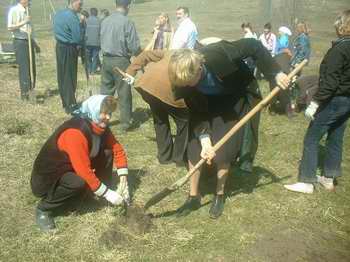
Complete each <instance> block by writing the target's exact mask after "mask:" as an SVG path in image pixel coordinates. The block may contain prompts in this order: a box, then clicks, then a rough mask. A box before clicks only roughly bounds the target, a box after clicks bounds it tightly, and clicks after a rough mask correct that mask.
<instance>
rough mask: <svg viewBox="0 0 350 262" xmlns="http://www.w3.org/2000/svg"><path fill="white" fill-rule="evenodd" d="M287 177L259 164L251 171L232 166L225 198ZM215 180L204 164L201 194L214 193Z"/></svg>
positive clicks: (159, 216)
mask: <svg viewBox="0 0 350 262" xmlns="http://www.w3.org/2000/svg"><path fill="white" fill-rule="evenodd" d="M261 178H264V179H266V178H267V179H269V181H268V182H265V183H259V181H260V179H261ZM288 178H290V176H284V177H278V176H276V175H274V174H273V173H271V172H270V171H269V170H268V169H265V168H263V167H259V166H256V167H254V168H253V172H252V173H248V172H244V171H241V170H240V169H239V168H237V167H232V169H231V170H230V175H229V177H228V178H227V181H226V185H225V189H226V190H225V198H227V197H233V196H236V195H239V194H241V193H244V194H250V193H252V192H253V191H254V190H255V189H257V188H261V187H265V186H268V185H271V184H274V183H280V182H282V181H283V180H285V179H288ZM216 180H217V179H216V175H215V174H213V170H211V168H208V167H207V166H206V168H205V169H204V170H203V171H202V176H201V180H200V183H199V191H200V194H201V196H205V195H209V194H212V195H214V194H215V192H216ZM211 202H212V201H207V202H205V203H203V204H202V205H201V207H200V208H202V207H203V206H206V205H208V204H210V203H211ZM176 213H177V212H176V210H171V211H166V212H163V213H160V214H156V215H152V217H153V218H161V217H169V216H173V215H175V214H176Z"/></svg>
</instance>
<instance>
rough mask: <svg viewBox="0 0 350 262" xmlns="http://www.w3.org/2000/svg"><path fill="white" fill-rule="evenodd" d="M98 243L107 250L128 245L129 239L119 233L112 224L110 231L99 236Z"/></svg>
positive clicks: (116, 226) (117, 228)
mask: <svg viewBox="0 0 350 262" xmlns="http://www.w3.org/2000/svg"><path fill="white" fill-rule="evenodd" d="M99 242H100V243H101V245H103V246H105V247H107V248H109V249H113V248H115V247H117V246H123V245H126V244H128V243H129V242H130V238H129V237H128V236H127V235H126V234H125V233H122V232H121V231H120V229H119V227H118V225H117V224H114V223H113V224H112V225H111V226H110V230H107V231H106V232H104V233H103V234H102V235H101V237H100V239H99Z"/></svg>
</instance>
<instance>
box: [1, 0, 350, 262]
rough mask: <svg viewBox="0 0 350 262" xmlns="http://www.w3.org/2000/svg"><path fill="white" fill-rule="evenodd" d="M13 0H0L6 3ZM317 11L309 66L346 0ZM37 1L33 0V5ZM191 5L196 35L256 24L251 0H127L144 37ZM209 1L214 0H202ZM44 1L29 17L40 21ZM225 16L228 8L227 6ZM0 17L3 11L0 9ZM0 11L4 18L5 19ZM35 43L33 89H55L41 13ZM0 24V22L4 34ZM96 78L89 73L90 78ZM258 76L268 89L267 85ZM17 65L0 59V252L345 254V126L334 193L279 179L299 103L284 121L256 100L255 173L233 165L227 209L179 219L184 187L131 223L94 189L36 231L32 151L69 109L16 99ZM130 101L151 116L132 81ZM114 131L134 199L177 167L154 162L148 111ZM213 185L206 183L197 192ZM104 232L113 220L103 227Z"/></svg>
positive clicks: (290, 166)
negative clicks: (300, 188) (161, 17)
mask: <svg viewBox="0 0 350 262" xmlns="http://www.w3.org/2000/svg"><path fill="white" fill-rule="evenodd" d="M4 2H5V4H7V3H8V2H9V1H0V3H1V4H2V6H1V8H2V10H4V6H5V4H3V3H4ZM54 2H55V3H57V6H58V5H59V4H60V3H63V2H64V1H54ZM110 2H112V1H107V0H101V1H94V0H86V1H85V4H86V6H87V7H91V6H93V5H95V4H96V5H97V6H98V7H99V8H102V7H109V5H110ZM308 2H309V3H311V4H310V6H309V8H312V10H314V12H316V13H317V14H318V15H317V16H316V15H314V16H310V17H307V18H308V21H310V23H311V26H312V29H313V35H312V39H313V49H314V52H313V57H312V62H311V64H310V66H309V67H308V68H307V69H306V70H305V72H306V73H313V72H316V71H317V65H318V64H319V62H320V59H321V58H322V56H323V54H324V53H325V51H326V50H327V48H328V46H329V42H330V40H331V39H332V37H333V34H332V26H331V21H332V19H333V17H334V15H335V12H336V11H337V10H341V8H344V7H346V3H347V1H340V0H338V1H332V3H333V4H332V5H330V4H329V5H328V6H327V9H324V10H322V7H321V6H319V5H317V4H315V3H316V2H318V1H316V0H315V1H308ZM35 4H36V1H34V5H35ZM180 4H181V5H188V6H189V7H190V9H191V10H192V13H193V19H194V20H195V21H196V22H197V24H198V25H199V31H200V34H201V37H206V36H213V35H215V36H219V37H222V38H227V39H235V38H238V37H239V27H240V23H241V22H242V20H250V21H252V22H253V23H255V24H257V23H260V24H263V22H264V21H261V18H260V16H259V13H258V10H256V9H254V7H255V5H256V4H257V1H250V2H249V4H247V3H246V1H242V0H239V1H228V0H223V1H217V2H216V3H215V4H214V3H213V2H211V1H207V0H201V1H199V0H192V1H189V0H187V1H185V0H184V1H169V0H163V1H160V0H159V1H146V2H145V3H142V4H138V5H135V6H133V9H132V10H131V14H130V15H131V16H132V18H133V19H134V20H135V22H136V25H137V28H138V30H139V32H140V36H141V38H142V42H143V43H145V42H146V39H147V38H148V36H149V35H148V32H149V30H150V28H152V24H153V20H154V17H155V16H156V15H157V14H158V13H159V12H160V11H166V12H169V13H170V14H173V13H174V10H175V8H176V6H178V5H180ZM209 7H210V8H209ZM40 8H41V7H40V5H39V6H37V5H35V8H34V11H33V13H34V14H38V15H37V16H35V17H34V21H36V22H37V23H41V21H42V16H40V15H39V14H41V13H40V12H41V9H40ZM223 16H225V18H223ZM2 17H3V16H2ZM3 20H4V19H2V21H3ZM37 28H38V36H39V40H40V44H41V46H42V50H43V54H42V55H41V57H40V59H39V65H38V86H37V89H38V92H39V93H41V94H50V93H52V91H54V90H56V88H57V83H56V73H55V57H54V49H53V41H52V38H51V36H50V35H51V33H50V32H49V28H50V26H49V23H46V24H41V25H38V26H37ZM5 37H6V34H1V37H0V38H2V39H4V38H5ZM98 81H99V79H95V82H94V83H93V85H94V86H95V87H96V90H98ZM261 84H262V89H263V91H264V93H265V94H266V92H267V86H266V84H265V83H261ZM78 85H79V89H78V92H77V96H78V98H79V100H82V99H83V98H85V97H87V91H88V90H87V88H86V82H85V79H84V73H83V70H80V73H79V83H78ZM18 95H19V91H18V82H17V69H15V68H12V67H9V66H7V65H0V112H1V114H0V144H1V148H0V170H1V174H0V192H1V193H0V261H67V260H71V261H161V260H168V261H349V259H350V254H349V250H350V246H349V242H350V221H349V217H350V209H349V203H350V197H349V191H350V179H349V176H348V175H349V173H350V165H349V163H350V150H349V148H350V143H349V141H350V139H349V138H350V133H349V128H348V130H347V133H346V136H345V144H344V160H343V169H344V174H345V176H343V177H342V178H340V179H339V186H338V188H337V192H336V193H327V192H325V191H324V190H322V189H321V188H318V189H317V190H316V192H315V194H313V195H298V194H293V193H290V192H286V191H285V190H284V189H283V187H282V185H283V184H284V183H288V182H293V181H295V179H296V175H297V167H298V160H299V158H300V156H301V150H302V140H303V136H304V132H305V130H306V128H307V124H308V123H307V121H306V120H305V119H304V118H303V116H302V115H299V116H298V117H296V118H294V119H292V120H290V121H288V120H287V119H286V117H284V116H270V115H269V114H267V112H263V115H262V121H261V129H260V147H259V152H258V155H257V159H256V162H255V165H256V166H255V169H254V174H252V175H251V176H242V175H241V174H236V173H234V172H233V174H232V176H231V177H230V181H229V185H230V186H229V187H228V191H229V192H228V193H229V198H228V199H227V203H226V205H225V213H224V215H223V216H222V217H221V218H220V219H219V220H217V221H213V220H211V219H209V218H208V205H204V206H203V207H202V208H201V209H199V210H198V211H197V212H195V213H193V214H191V215H190V216H188V217H185V218H181V219H177V218H176V217H175V216H174V215H173V214H172V211H173V210H175V209H176V208H177V207H178V206H179V205H180V204H182V202H183V201H184V199H185V197H186V194H187V193H186V192H187V188H186V187H185V188H183V189H181V190H179V191H177V192H175V193H173V194H172V195H171V196H170V197H168V198H167V199H165V200H164V201H162V202H161V203H159V205H157V206H155V207H153V208H152V209H151V212H152V213H153V215H154V216H156V218H155V219H153V220H152V223H153V224H154V227H153V228H152V229H151V231H150V232H149V233H147V234H138V233H137V232H136V233H135V231H133V229H132V228H130V227H128V226H126V225H125V224H123V223H122V217H120V216H119V215H117V214H116V213H117V212H116V210H115V209H114V208H112V207H107V206H104V205H102V204H101V202H96V201H92V202H89V203H85V205H81V206H79V208H78V210H77V211H76V212H73V213H68V214H66V215H65V216H60V217H58V218H57V225H58V228H59V230H58V231H56V232H54V233H52V234H42V233H41V232H39V230H38V229H37V227H36V226H35V224H34V213H33V211H34V208H35V204H36V202H37V199H36V198H35V197H34V196H33V195H32V194H31V191H30V187H29V179H30V172H31V167H32V163H33V160H34V158H35V156H36V154H37V153H38V150H39V149H40V147H41V145H42V144H43V142H44V141H45V139H46V138H47V137H48V136H49V135H50V134H51V132H52V130H53V129H55V128H56V127H57V126H58V125H59V124H60V123H61V122H62V121H63V120H64V119H66V118H67V116H66V115H65V114H64V112H63V110H62V108H61V105H60V99H59V97H58V96H57V95H52V96H47V97H46V98H45V101H44V103H43V104H41V105H36V104H30V103H22V102H21V101H20V100H19V99H18ZM134 109H135V111H137V112H138V115H139V116H142V117H145V116H147V105H146V104H145V103H144V102H143V101H142V100H141V98H140V96H139V95H138V94H137V93H134ZM112 130H113V132H114V133H115V134H116V136H117V137H118V139H119V140H120V141H121V142H122V143H123V144H124V146H125V148H126V150H127V152H128V156H129V165H130V169H131V170H132V175H133V181H134V183H133V184H134V185H135V187H136V188H135V192H134V200H135V202H136V203H137V204H139V205H141V204H143V203H144V202H145V201H146V200H147V199H148V198H149V197H150V196H151V195H152V194H154V193H155V192H157V191H159V190H160V189H162V188H163V187H164V186H165V185H168V184H170V183H172V182H173V181H175V180H176V179H178V178H180V177H181V176H183V175H184V174H185V170H184V169H182V168H176V167H175V166H174V165H170V166H160V165H159V164H158V163H157V161H156V158H155V155H156V146H155V142H154V131H153V124H152V121H151V119H148V120H147V121H145V122H143V123H142V125H141V126H140V128H138V129H136V130H135V131H133V132H130V133H128V134H127V135H120V134H119V130H118V128H117V127H116V126H113V127H112ZM210 200H211V195H210V194H206V195H205V196H204V198H203V203H208V202H209V201H210ZM106 232H112V233H113V232H114V233H115V234H109V235H108V233H107V237H106Z"/></svg>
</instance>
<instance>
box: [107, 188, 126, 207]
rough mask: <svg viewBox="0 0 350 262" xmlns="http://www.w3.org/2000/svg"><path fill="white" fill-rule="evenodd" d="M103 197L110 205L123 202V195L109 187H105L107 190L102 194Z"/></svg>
mask: <svg viewBox="0 0 350 262" xmlns="http://www.w3.org/2000/svg"><path fill="white" fill-rule="evenodd" d="M103 197H104V198H105V199H107V201H108V202H109V203H111V204H112V205H115V206H117V205H121V204H122V203H123V200H124V199H123V197H122V196H121V195H120V194H118V193H117V192H116V191H113V190H111V189H107V192H106V193H105V194H104V195H103Z"/></svg>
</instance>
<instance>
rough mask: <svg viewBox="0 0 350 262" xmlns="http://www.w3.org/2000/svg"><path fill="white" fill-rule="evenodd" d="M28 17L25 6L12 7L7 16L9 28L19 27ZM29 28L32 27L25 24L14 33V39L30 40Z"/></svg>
mask: <svg viewBox="0 0 350 262" xmlns="http://www.w3.org/2000/svg"><path fill="white" fill-rule="evenodd" d="M26 16H27V13H26V9H25V8H24V6H23V5H21V4H19V3H18V4H17V5H15V6H13V7H11V8H10V11H9V13H8V16H7V28H11V27H15V26H18V24H20V23H22V22H23V21H24V20H25V18H26ZM29 26H30V25H28V24H25V25H23V26H21V27H20V28H18V29H16V30H14V31H12V37H13V38H17V39H28V28H29ZM32 30H33V29H32ZM32 37H33V36H32Z"/></svg>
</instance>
